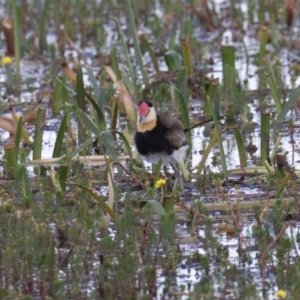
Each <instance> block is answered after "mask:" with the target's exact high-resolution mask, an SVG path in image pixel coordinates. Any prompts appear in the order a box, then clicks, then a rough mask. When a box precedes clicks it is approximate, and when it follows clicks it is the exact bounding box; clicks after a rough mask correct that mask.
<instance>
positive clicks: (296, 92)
mask: <svg viewBox="0 0 300 300" xmlns="http://www.w3.org/2000/svg"><path fill="white" fill-rule="evenodd" d="M299 95H300V85H299V86H298V87H297V88H295V89H294V90H293V92H292V94H291V95H290V97H289V100H288V101H287V102H286V103H285V105H284V107H283V108H282V110H281V113H280V114H278V117H277V120H276V122H277V123H280V122H282V121H284V118H285V116H286V115H287V113H288V112H289V111H290V110H291V108H292V107H294V105H295V103H296V101H297V99H298V97H299Z"/></svg>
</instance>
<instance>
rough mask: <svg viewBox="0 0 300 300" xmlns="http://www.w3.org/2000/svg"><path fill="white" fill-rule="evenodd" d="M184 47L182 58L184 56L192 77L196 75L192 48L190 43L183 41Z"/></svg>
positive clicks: (184, 61)
mask: <svg viewBox="0 0 300 300" xmlns="http://www.w3.org/2000/svg"><path fill="white" fill-rule="evenodd" d="M181 46H182V56H183V63H184V65H185V66H186V67H187V72H188V75H192V74H193V73H194V69H193V63H192V53H191V46H190V43H189V42H188V41H187V40H185V39H183V40H182V41H181Z"/></svg>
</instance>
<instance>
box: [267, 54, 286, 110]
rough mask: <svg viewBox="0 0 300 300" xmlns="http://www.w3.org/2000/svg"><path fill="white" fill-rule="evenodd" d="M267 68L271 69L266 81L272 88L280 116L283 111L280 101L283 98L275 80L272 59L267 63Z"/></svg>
mask: <svg viewBox="0 0 300 300" xmlns="http://www.w3.org/2000/svg"><path fill="white" fill-rule="evenodd" d="M267 68H268V69H269V71H270V73H269V74H268V75H267V76H266V81H267V84H268V86H269V88H270V91H271V94H272V96H273V99H274V102H275V106H276V111H277V114H280V113H281V111H282V105H281V101H280V98H281V97H280V93H279V90H278V88H277V84H276V78H275V74H274V70H273V66H272V63H271V61H270V59H268V61H267Z"/></svg>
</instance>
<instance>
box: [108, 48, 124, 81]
mask: <svg viewBox="0 0 300 300" xmlns="http://www.w3.org/2000/svg"><path fill="white" fill-rule="evenodd" d="M110 56H111V60H112V66H113V70H114V73H115V75H116V77H117V80H118V81H119V80H122V75H121V72H120V68H119V62H118V58H117V53H116V49H115V48H113V49H112V50H111V52H110Z"/></svg>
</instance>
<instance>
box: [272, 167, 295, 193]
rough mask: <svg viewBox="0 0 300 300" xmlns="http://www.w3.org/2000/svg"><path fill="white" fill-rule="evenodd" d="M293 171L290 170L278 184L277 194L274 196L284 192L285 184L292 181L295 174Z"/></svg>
mask: <svg viewBox="0 0 300 300" xmlns="http://www.w3.org/2000/svg"><path fill="white" fill-rule="evenodd" d="M293 174H294V173H293V172H292V171H288V172H287V173H286V175H285V177H284V178H283V179H282V181H281V183H280V185H279V186H278V188H277V190H276V192H275V194H274V198H279V197H280V194H281V193H282V191H283V190H284V188H285V186H286V185H287V183H288V182H289V181H290V179H291V178H292V176H293Z"/></svg>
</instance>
